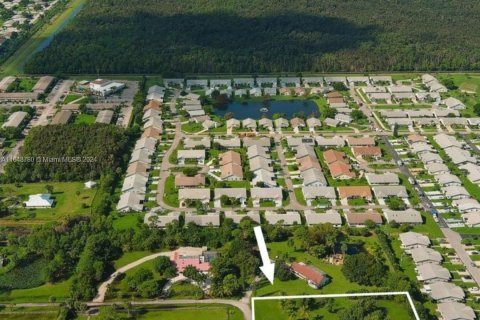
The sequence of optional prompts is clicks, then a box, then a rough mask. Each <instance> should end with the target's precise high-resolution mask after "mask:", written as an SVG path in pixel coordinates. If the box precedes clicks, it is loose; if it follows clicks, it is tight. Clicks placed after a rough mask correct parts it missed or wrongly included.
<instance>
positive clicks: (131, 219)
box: [113, 213, 145, 230]
mask: <svg viewBox="0 0 480 320" xmlns="http://www.w3.org/2000/svg"><path fill="white" fill-rule="evenodd" d="M144 215H145V214H144V213H129V214H125V215H123V216H120V215H117V216H115V217H114V218H113V219H114V220H113V228H114V229H115V230H125V229H130V228H133V229H138V228H139V222H140V223H143V216H144Z"/></svg>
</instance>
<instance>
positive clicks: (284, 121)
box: [274, 118, 288, 129]
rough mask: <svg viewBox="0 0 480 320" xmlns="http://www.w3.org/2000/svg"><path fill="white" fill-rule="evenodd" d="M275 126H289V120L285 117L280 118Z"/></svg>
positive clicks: (278, 127)
mask: <svg viewBox="0 0 480 320" xmlns="http://www.w3.org/2000/svg"><path fill="white" fill-rule="evenodd" d="M274 122H275V128H277V129H281V128H288V120H287V119H284V118H278V119H276V120H275V121H274Z"/></svg>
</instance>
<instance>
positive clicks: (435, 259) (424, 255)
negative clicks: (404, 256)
mask: <svg viewBox="0 0 480 320" xmlns="http://www.w3.org/2000/svg"><path fill="white" fill-rule="evenodd" d="M409 253H410V254H411V255H412V259H413V262H415V264H416V265H422V264H427V263H432V264H440V263H441V262H442V260H443V258H442V255H441V254H440V252H438V251H435V250H433V249H430V248H425V247H419V248H414V249H412V250H410V251H409Z"/></svg>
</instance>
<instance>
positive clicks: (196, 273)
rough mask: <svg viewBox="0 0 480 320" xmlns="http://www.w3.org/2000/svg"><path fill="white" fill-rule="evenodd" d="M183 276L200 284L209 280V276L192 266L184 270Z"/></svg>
mask: <svg viewBox="0 0 480 320" xmlns="http://www.w3.org/2000/svg"><path fill="white" fill-rule="evenodd" d="M183 275H184V276H185V277H187V278H190V279H192V280H193V281H196V282H198V283H200V284H202V283H203V282H205V280H207V276H206V275H205V274H204V273H202V272H201V271H200V270H198V269H197V268H195V267H194V266H191V265H189V266H186V267H185V269H184V270H183Z"/></svg>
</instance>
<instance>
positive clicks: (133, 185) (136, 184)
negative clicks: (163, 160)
mask: <svg viewBox="0 0 480 320" xmlns="http://www.w3.org/2000/svg"><path fill="white" fill-rule="evenodd" d="M147 181H148V178H147V177H145V176H143V175H140V174H133V175H131V176H128V177H126V178H125V180H123V186H122V192H130V191H131V192H136V193H146V192H147Z"/></svg>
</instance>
